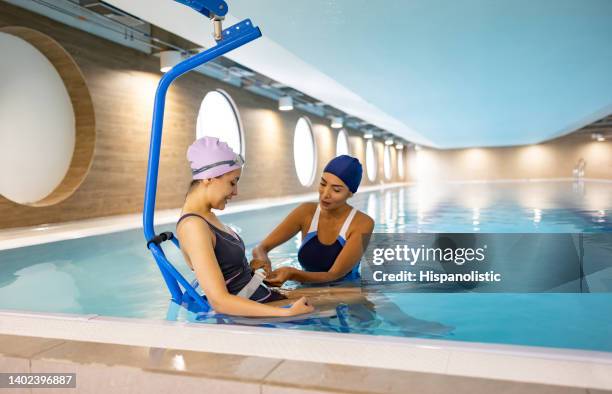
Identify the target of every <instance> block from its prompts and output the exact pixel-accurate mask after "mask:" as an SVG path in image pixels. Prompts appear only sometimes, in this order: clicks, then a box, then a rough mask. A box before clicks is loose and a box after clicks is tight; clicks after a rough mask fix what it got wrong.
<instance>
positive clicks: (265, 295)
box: [177, 137, 313, 316]
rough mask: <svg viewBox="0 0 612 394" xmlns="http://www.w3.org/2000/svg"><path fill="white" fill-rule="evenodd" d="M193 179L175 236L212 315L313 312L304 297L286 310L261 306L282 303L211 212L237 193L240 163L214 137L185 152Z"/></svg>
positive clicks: (236, 238)
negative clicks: (255, 271) (273, 302)
mask: <svg viewBox="0 0 612 394" xmlns="http://www.w3.org/2000/svg"><path fill="white" fill-rule="evenodd" d="M187 159H188V160H189V162H190V164H191V173H192V176H193V180H192V182H191V185H190V187H189V191H188V192H187V196H186V197H185V204H184V205H183V211H182V213H181V217H180V219H179V221H178V223H177V234H178V236H179V239H180V240H181V250H182V252H183V255H184V257H185V261H186V262H187V264H188V265H189V266H190V268H191V269H192V270H193V271H194V272H195V275H196V278H197V280H198V285H199V286H200V287H201V288H202V290H203V291H204V294H205V295H206V297H207V299H208V301H209V303H210V304H211V306H212V307H213V309H214V310H215V311H216V312H217V313H223V314H228V315H240V316H295V315H300V314H303V313H309V312H312V311H313V307H312V305H309V304H308V300H307V299H306V298H305V297H302V298H300V299H299V300H297V301H296V302H294V303H293V305H292V306H291V307H290V308H281V307H278V306H272V305H266V303H268V302H272V301H280V300H286V297H285V296H284V295H282V294H281V293H279V292H276V291H274V290H271V289H269V288H268V287H267V286H266V285H265V284H264V283H263V279H264V275H263V274H259V273H253V271H252V270H251V267H250V266H249V263H248V261H247V259H246V255H245V246H244V242H243V241H242V239H241V238H240V236H239V235H238V234H236V233H234V232H233V231H232V230H231V229H230V228H229V227H227V226H225V225H224V224H223V223H222V222H221V221H220V220H219V218H217V216H216V215H215V214H214V213H213V212H212V211H211V209H213V208H214V209H224V208H225V205H226V204H227V202H228V201H229V200H231V199H232V198H233V197H234V196H236V195H237V194H238V180H239V179H240V175H241V173H242V166H243V165H244V160H243V159H242V157H241V156H240V155H238V154H236V153H234V152H233V151H232V150H231V149H230V147H229V146H228V145H227V144H226V143H225V142H221V141H219V139H218V138H214V137H204V138H200V139H198V140H196V141H195V142H194V143H193V144H192V145H191V146H190V147H189V149H188V150H187Z"/></svg>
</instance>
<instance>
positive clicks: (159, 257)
mask: <svg viewBox="0 0 612 394" xmlns="http://www.w3.org/2000/svg"><path fill="white" fill-rule="evenodd" d="M176 1H178V2H180V3H182V4H186V5H188V6H190V7H192V8H194V9H196V10H197V11H198V12H201V13H204V11H203V10H206V11H209V9H206V8H205V7H204V6H205V5H208V6H210V5H211V4H212V5H213V6H215V5H216V6H217V7H218V6H219V4H221V3H223V4H225V2H224V1H216V0H206V1H195V0H194V1H191V0H176ZM225 13H227V4H225V12H223V13H222V14H223V15H225ZM215 14H216V15H220V13H219V12H216V13H215ZM205 15H206V14H205ZM259 37H261V31H260V30H259V28H257V27H255V26H253V24H252V23H251V21H250V20H249V19H246V20H244V21H242V22H240V23H237V24H236V25H234V26H231V27H229V28H227V29H225V30H223V33H222V39H221V40H220V41H218V42H217V45H215V46H214V47H212V48H209V49H207V50H206V51H204V52H202V53H200V54H198V55H195V56H193V57H191V58H189V59H187V60H185V61H183V62H181V63H179V64H177V65H176V66H174V67H173V68H172V69H170V70H169V71H168V72H167V73H166V74H164V76H163V77H162V78H161V80H160V81H159V85H158V87H157V92H156V93H155V105H154V108H153V124H152V126H151V143H150V146H149V164H148V169H147V179H146V187H145V196H144V211H143V215H142V219H143V227H144V234H145V238H146V239H147V242H148V243H147V247H148V248H149V250H150V251H151V253H152V254H153V257H154V258H155V261H156V262H157V266H158V267H159V270H160V271H161V274H162V276H163V278H164V281H165V282H166V285H167V286H168V290H169V291H170V294H171V296H172V300H173V301H174V302H176V303H177V304H179V305H180V304H183V303H186V304H188V305H190V307H192V308H193V307H195V309H198V310H201V311H208V310H210V309H211V308H210V305H209V304H208V302H207V301H206V299H205V298H203V297H202V296H200V295H199V294H198V292H197V291H196V290H195V289H194V288H193V286H191V284H190V283H189V282H188V281H187V280H186V279H185V277H183V275H181V273H180V272H179V271H178V270H177V269H176V268H175V267H174V266H173V265H172V263H170V261H168V259H167V258H166V255H165V254H164V251H163V249H162V247H161V242H163V240H164V239H160V237H159V236H157V235H156V234H155V228H154V224H153V223H154V215H155V196H156V193H157V176H158V172H159V155H160V149H161V141H162V129H163V123H164V106H165V102H166V93H167V91H168V88H169V87H170V85H171V84H172V82H173V81H174V80H175V79H177V78H178V77H180V76H181V75H183V74H185V73H186V72H188V71H191V70H193V69H194V68H196V67H199V66H201V65H202V64H204V63H206V62H209V61H211V60H213V59H216V58H218V57H219V56H222V55H224V54H226V53H228V52H229V51H232V50H234V49H236V48H239V47H241V46H243V45H245V44H248V43H249V42H251V41H253V40H255V39H257V38H259ZM169 239H170V240H171V241H172V242H173V243H174V245H175V246H176V247H177V248H179V247H180V245H179V241H178V239H176V238H175V237H170V238H169ZM181 288H183V289H185V290H184V292H183V291H182V290H181Z"/></svg>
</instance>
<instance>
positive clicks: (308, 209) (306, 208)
mask: <svg viewBox="0 0 612 394" xmlns="http://www.w3.org/2000/svg"><path fill="white" fill-rule="evenodd" d="M317 205H319V204H318V203H316V202H310V201H309V202H303V203H301V204H300V205H298V206H297V207H296V208H295V211H294V212H296V213H299V214H302V215H308V216H312V215H314V212H315V211H316V210H317Z"/></svg>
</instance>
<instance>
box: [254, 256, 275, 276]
mask: <svg viewBox="0 0 612 394" xmlns="http://www.w3.org/2000/svg"><path fill="white" fill-rule="evenodd" d="M250 265H251V271H253V272H255V271H257V270H258V269H260V268H263V270H264V271H265V272H266V276H267V275H270V273H271V272H272V263H270V260H267V261H266V260H260V259H255V258H254V259H252V260H251V263H250Z"/></svg>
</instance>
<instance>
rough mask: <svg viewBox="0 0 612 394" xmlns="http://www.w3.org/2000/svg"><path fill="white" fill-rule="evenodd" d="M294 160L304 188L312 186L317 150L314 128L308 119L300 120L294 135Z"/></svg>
mask: <svg viewBox="0 0 612 394" xmlns="http://www.w3.org/2000/svg"><path fill="white" fill-rule="evenodd" d="M293 159H294V161H295V171H296V173H297V176H298V179H299V180H300V183H301V184H302V185H303V186H310V185H312V182H313V180H314V175H315V170H316V162H317V150H316V146H315V142H314V137H313V135H312V127H311V125H310V122H309V121H308V119H307V118H300V119H299V120H298V122H297V125H296V126H295V134H294V135H293Z"/></svg>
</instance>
